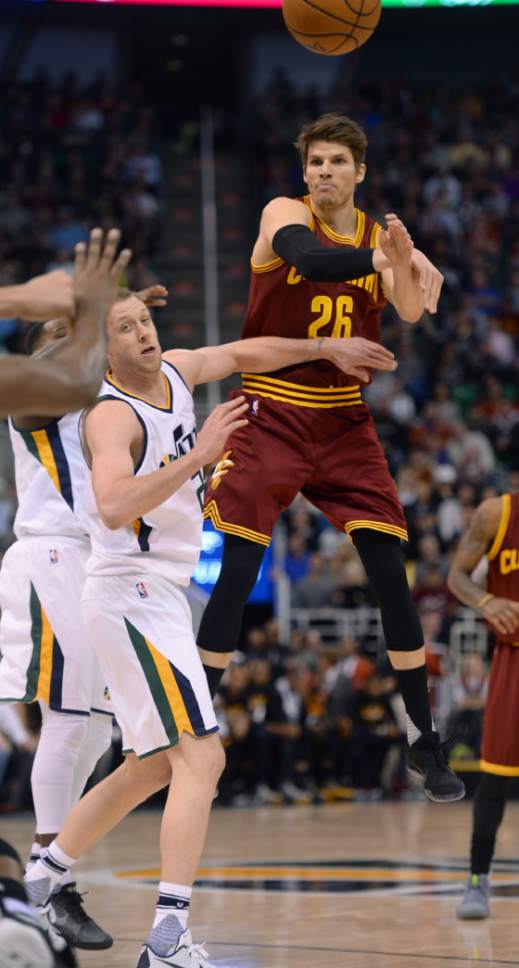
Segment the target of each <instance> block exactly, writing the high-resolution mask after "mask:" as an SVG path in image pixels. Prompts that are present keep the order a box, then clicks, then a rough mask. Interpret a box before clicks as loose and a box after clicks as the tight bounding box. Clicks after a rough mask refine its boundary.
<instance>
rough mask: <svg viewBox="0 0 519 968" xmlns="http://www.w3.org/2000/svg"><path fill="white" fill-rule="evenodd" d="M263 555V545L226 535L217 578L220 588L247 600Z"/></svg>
mask: <svg viewBox="0 0 519 968" xmlns="http://www.w3.org/2000/svg"><path fill="white" fill-rule="evenodd" d="M264 554H265V548H264V547H263V545H258V544H256V543H255V542H254V541H248V540H247V539H246V538H238V537H236V536H235V535H228V534H226V535H225V538H224V550H223V556H222V570H221V572H220V575H219V576H218V584H219V586H220V588H221V587H222V586H225V588H226V589H228V590H229V592H230V593H231V594H233V593H234V595H236V594H238V595H240V594H243V595H245V596H246V598H248V597H249V594H250V592H251V591H252V589H253V588H254V585H255V583H256V578H257V577H258V571H259V569H260V567H261V562H262V560H263V555H264Z"/></svg>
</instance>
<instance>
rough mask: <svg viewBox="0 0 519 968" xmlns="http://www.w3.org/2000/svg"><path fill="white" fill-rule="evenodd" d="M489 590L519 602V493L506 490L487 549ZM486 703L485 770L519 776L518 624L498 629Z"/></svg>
mask: <svg viewBox="0 0 519 968" xmlns="http://www.w3.org/2000/svg"><path fill="white" fill-rule="evenodd" d="M487 557H488V577H487V589H488V591H489V592H492V594H493V595H496V596H497V597H498V598H508V599H509V600H510V601H512V602H519V494H503V497H502V509H501V520H500V522H499V527H498V529H497V533H496V537H495V540H494V542H493V545H492V547H491V548H490V551H489V552H488V555H487ZM496 636H497V641H496V643H495V646H494V654H493V656H492V668H491V670H490V679H489V683H488V699H487V703H486V707H485V720H484V726H483V743H482V748H481V769H482V770H483V771H484V772H485V773H492V774H494V775H496V776H519V625H518V627H517V628H516V630H515V632H513V633H511V634H510V635H503V634H502V633H500V632H499V633H497V632H496Z"/></svg>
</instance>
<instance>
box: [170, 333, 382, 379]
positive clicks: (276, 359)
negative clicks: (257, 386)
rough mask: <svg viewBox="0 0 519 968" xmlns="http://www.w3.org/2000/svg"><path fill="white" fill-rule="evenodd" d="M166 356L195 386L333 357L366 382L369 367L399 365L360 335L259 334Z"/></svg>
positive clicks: (341, 365)
mask: <svg viewBox="0 0 519 968" xmlns="http://www.w3.org/2000/svg"><path fill="white" fill-rule="evenodd" d="M164 359H165V360H167V361H168V362H169V363H173V364H174V365H175V366H176V367H177V369H178V370H179V371H180V373H181V374H182V376H183V378H184V380H185V381H186V383H187V384H188V386H190V387H191V388H193V387H194V386H197V385H198V384H200V383H210V382H211V381H212V380H223V379H225V378H226V377H228V376H231V375H232V374H233V373H243V372H246V373H268V372H269V371H272V370H278V369H281V368H283V367H284V366H293V365H294V364H296V363H306V362H308V361H311V360H329V361H330V362H332V363H334V364H335V365H336V366H338V367H339V369H341V370H343V371H344V372H345V373H348V374H349V375H350V376H355V377H356V378H357V379H359V380H361V381H362V382H366V381H367V380H368V379H369V371H368V369H367V367H369V368H370V369H376V370H390V371H392V370H396V367H397V363H396V360H395V357H394V355H393V353H391V351H390V350H388V349H386V348H385V347H384V346H380V344H378V343H374V342H372V341H371V340H366V339H363V338H362V337H360V336H354V337H353V338H352V339H347V340H344V339H333V338H327V337H323V338H321V339H317V340H316V339H284V338H283V337H280V336H279V337H278V336H258V337H256V338H254V339H246V340H237V341H236V342H233V343H225V344H223V345H221V346H204V347H202V348H201V349H198V350H169V351H167V352H166V353H164Z"/></svg>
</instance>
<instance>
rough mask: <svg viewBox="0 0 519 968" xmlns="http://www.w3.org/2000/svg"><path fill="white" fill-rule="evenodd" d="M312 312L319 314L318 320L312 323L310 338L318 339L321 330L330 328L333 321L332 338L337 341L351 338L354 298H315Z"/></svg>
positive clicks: (309, 329)
mask: <svg viewBox="0 0 519 968" xmlns="http://www.w3.org/2000/svg"><path fill="white" fill-rule="evenodd" d="M310 308H311V311H312V312H313V313H316V314H317V319H314V321H313V323H310V326H309V327H308V336H309V338H310V339H317V337H319V336H320V335H321V332H320V331H321V330H322V329H324V327H325V326H328V325H329V323H331V322H332V319H333V330H332V332H331V334H330V335H331V336H333V337H334V338H335V339H348V338H349V337H350V336H351V313H352V312H353V298H352V297H351V296H337V298H336V299H332V298H331V296H324V295H323V296H314V298H313V299H312V305H311V307H310Z"/></svg>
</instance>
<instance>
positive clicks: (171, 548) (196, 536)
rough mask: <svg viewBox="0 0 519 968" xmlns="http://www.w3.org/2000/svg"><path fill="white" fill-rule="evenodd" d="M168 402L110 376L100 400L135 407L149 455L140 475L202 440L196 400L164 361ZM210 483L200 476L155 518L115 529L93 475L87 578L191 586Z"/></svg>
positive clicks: (143, 460) (144, 457)
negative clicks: (106, 519) (149, 577)
mask: <svg viewBox="0 0 519 968" xmlns="http://www.w3.org/2000/svg"><path fill="white" fill-rule="evenodd" d="M161 372H162V378H163V380H164V385H165V389H166V403H165V405H164V406H162V407H159V406H156V405H155V404H153V403H149V402H148V401H146V400H144V399H142V398H141V397H137V396H135V395H134V394H131V393H127V392H126V390H125V389H124V388H123V387H121V386H119V385H118V384H117V383H116V382H115V381H114V380H113V378H112V377H111V375H110V373H108V374H107V375H106V377H105V380H104V382H103V384H102V386H101V391H100V395H99V400H100V401H102V400H122V401H124V402H125V403H127V404H128V405H129V406H131V407H132V409H133V411H134V412H135V414H136V416H137V418H138V420H139V422H140V424H141V426H142V428H143V432H144V453H143V455H142V457H141V459H140V461H139V464H138V466H137V467H136V468H135V474H137V475H139V476H141V475H145V474H152V473H153V472H154V471H158V470H159V469H160V468H161V467H164V466H165V465H166V464H169V463H170V462H171V461H174V460H177V458H179V457H183V456H184V455H185V454H187V453H188V452H189V451H190V450H192V449H193V447H194V445H195V442H196V423H195V412H194V405H193V397H192V395H191V392H190V390H189V389H188V388H187V386H186V384H185V383H184V381H183V379H182V377H181V376H180V374H179V373H178V371H177V370H176V369H175V367H174V366H172V365H171V364H170V363H167V362H166V361H165V360H163V361H162V367H161ZM204 489H205V485H204V481H203V477H202V474H201V472H197V473H196V474H194V475H193V477H192V478H191V479H190V480H189V481H186V483H185V484H183V485H182V487H180V488H179V489H178V491H176V492H175V493H174V494H172V495H171V497H169V498H168V499H167V501H164V503H163V504H161V505H159V507H157V508H154V509H153V511H150V512H149V514H146V515H144V517H141V518H138V519H137V520H135V521H133V522H132V523H131V524H128V525H126V526H125V527H122V528H118V529H117V530H115V531H113V530H112V531H111V530H110V529H109V528H107V527H106V525H105V524H104V523H103V521H102V518H101V516H100V514H99V512H98V510H97V506H96V502H95V498H94V493H93V489H92V481H91V475H90V473H88V475H87V487H86V496H87V503H86V508H87V512H88V515H89V530H90V538H91V542H92V554H91V556H90V559H89V561H88V563H87V575H88V576H89V577H90V576H91V577H96V578H97V577H102V576H105V575H128V574H130V575H132V574H134V575H137V576H143V575H144V576H145V575H146V574H148V573H150V574H154V575H157V576H159V577H161V578H165V579H167V580H169V581H172V582H174V583H175V584H177V585H189V581H190V578H191V575H192V574H193V571H194V570H195V568H196V566H197V563H198V558H199V555H200V548H201V544H202V506H203V494H204Z"/></svg>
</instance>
